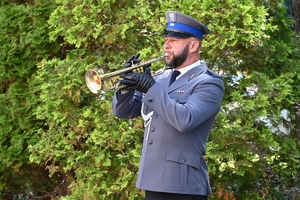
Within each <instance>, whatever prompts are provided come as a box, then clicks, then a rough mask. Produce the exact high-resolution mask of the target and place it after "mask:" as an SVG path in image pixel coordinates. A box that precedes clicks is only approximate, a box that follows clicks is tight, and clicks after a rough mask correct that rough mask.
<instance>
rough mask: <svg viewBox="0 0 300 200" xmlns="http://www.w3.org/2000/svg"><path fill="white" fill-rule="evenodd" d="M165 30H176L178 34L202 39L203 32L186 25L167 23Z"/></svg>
mask: <svg viewBox="0 0 300 200" xmlns="http://www.w3.org/2000/svg"><path fill="white" fill-rule="evenodd" d="M167 30H172V31H176V30H178V31H179V32H183V33H184V32H185V33H190V34H192V35H194V36H195V37H197V38H200V39H202V38H203V32H202V31H201V30H199V29H197V28H195V27H192V26H189V25H186V24H181V23H178V22H169V23H168V27H167Z"/></svg>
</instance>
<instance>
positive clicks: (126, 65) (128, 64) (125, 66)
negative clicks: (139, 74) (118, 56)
mask: <svg viewBox="0 0 300 200" xmlns="http://www.w3.org/2000/svg"><path fill="white" fill-rule="evenodd" d="M130 66H131V63H125V64H124V65H123V68H128V67H130Z"/></svg>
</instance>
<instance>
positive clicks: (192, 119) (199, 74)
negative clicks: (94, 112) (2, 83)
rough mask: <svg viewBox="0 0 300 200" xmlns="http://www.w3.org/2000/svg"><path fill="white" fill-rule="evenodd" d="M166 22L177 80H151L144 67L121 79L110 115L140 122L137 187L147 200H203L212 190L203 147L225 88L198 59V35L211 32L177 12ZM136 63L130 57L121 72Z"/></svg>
mask: <svg viewBox="0 0 300 200" xmlns="http://www.w3.org/2000/svg"><path fill="white" fill-rule="evenodd" d="M166 18H167V21H168V26H167V28H166V30H165V33H164V34H163V35H164V36H165V43H164V52H165V53H167V54H168V56H167V57H166V58H165V64H166V65H167V66H168V67H171V68H172V69H173V71H174V72H175V73H176V71H177V75H178V74H179V75H178V76H177V78H176V80H175V81H174V82H173V83H170V79H171V78H172V75H171V74H169V75H164V76H160V77H154V78H155V79H154V78H152V76H151V75H150V72H149V68H146V69H145V73H144V74H138V73H128V74H125V75H123V76H122V77H123V80H121V81H120V82H121V83H122V84H124V85H126V88H125V89H124V90H118V91H116V93H115V95H114V99H113V104H112V107H113V112H114V114H115V116H116V117H120V118H134V117H138V116H140V115H142V117H143V118H144V120H145V132H144V142H143V150H142V155H141V161H140V167H139V172H138V179H137V183H136V186H137V187H138V188H140V189H143V190H145V196H146V198H145V199H146V200H159V199H160V200H168V199H170V200H176V199H178V200H192V199H193V200H202V199H207V198H208V195H210V194H211V188H210V184H209V177H208V168H207V165H206V161H205V159H204V155H205V148H206V142H207V138H208V136H209V132H210V130H211V127H212V125H213V123H214V121H215V117H216V115H217V113H218V112H219V110H220V106H221V101H222V98H223V94H224V85H223V81H222V79H221V77H220V76H218V75H217V74H215V73H213V72H212V71H210V70H209V69H208V68H207V66H206V64H205V62H201V61H200V60H199V59H200V56H199V52H200V47H201V42H202V38H203V35H205V34H208V33H209V32H210V30H209V29H208V28H207V27H206V26H205V25H203V24H202V23H200V22H198V21H197V20H195V19H193V18H191V17H189V16H187V15H185V14H182V13H179V12H174V11H170V12H167V13H166ZM138 58H139V54H138V55H136V56H132V57H131V58H130V59H129V60H127V62H126V63H125V67H128V66H130V65H131V63H132V62H135V61H137V62H138ZM178 72H180V73H178ZM173 74H174V73H173Z"/></svg>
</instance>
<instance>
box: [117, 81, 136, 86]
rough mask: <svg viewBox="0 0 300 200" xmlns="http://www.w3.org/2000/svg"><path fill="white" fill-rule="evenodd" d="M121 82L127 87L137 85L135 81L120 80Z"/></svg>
mask: <svg viewBox="0 0 300 200" xmlns="http://www.w3.org/2000/svg"><path fill="white" fill-rule="evenodd" d="M119 82H120V83H121V84H122V85H127V86H134V85H135V82H134V81H131V80H126V79H123V80H120V81H119Z"/></svg>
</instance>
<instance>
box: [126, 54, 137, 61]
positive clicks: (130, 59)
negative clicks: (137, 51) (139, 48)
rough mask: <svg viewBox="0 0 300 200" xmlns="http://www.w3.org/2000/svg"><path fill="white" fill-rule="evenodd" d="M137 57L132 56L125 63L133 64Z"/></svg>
mask: <svg viewBox="0 0 300 200" xmlns="http://www.w3.org/2000/svg"><path fill="white" fill-rule="evenodd" d="M134 57H135V55H133V56H130V57H129V58H128V59H127V60H126V62H125V63H131V61H132V60H133V59H134Z"/></svg>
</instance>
